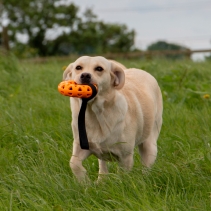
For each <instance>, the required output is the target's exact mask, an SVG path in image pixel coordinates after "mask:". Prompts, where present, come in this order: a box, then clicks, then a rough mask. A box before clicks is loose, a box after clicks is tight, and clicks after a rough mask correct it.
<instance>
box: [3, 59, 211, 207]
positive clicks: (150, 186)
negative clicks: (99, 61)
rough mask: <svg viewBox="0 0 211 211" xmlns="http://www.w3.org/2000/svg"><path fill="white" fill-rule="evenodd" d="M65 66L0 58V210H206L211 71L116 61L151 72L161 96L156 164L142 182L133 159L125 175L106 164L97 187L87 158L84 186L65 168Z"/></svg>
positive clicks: (93, 164) (210, 175)
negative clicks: (60, 89)
mask: <svg viewBox="0 0 211 211" xmlns="http://www.w3.org/2000/svg"><path fill="white" fill-rule="evenodd" d="M69 62H71V61H63V62H61V61H60V62H58V61H56V60H52V61H50V62H46V63H33V62H26V61H24V62H19V61H17V60H16V58H14V57H10V58H4V57H2V56H1V57H0V77H1V78H0V147H1V148H0V182H1V184H0V210H1V211H4V210H8V211H9V210H29V211H31V210H37V211H41V210H44V211H45V210H47V211H48V210H49V211H50V210H54V211H63V210H96V211H98V210H102V211H104V210H135V211H136V210H137V211H138V210H142V211H148V210H149V211H152V210H156V211H157V210H158V211H159V210H160V211H163V210H178V211H180V210H200V211H202V210H211V98H210V95H211V63H208V62H204V63H203V62H202V63H194V62H191V61H165V60H160V61H159V60H152V61H144V60H140V61H139V60H133V61H132V60H131V61H122V63H124V64H125V65H126V66H127V67H136V68H142V69H144V70H146V71H148V72H150V73H151V74H152V75H153V76H155V78H157V80H158V82H159V84H160V87H161V89H162V93H163V100H164V114H163V120H164V121H163V127H162V130H161V134H160V137H159V140H158V148H159V152H158V157H157V160H156V163H155V165H154V166H153V168H152V169H151V170H150V171H149V172H148V173H147V174H142V166H141V164H140V161H139V155H138V153H137V151H136V153H135V158H134V159H135V164H134V167H133V170H132V171H131V172H129V173H126V172H121V171H118V167H117V164H116V163H109V169H110V172H111V173H110V174H109V176H108V177H107V178H106V179H105V180H104V182H103V183H101V184H96V183H95V181H96V178H97V173H98V162H97V159H96V158H95V157H94V156H92V157H90V158H89V159H87V160H86V161H85V162H84V166H85V167H86V169H87V171H88V174H89V177H90V178H91V182H90V183H89V184H87V185H85V186H84V185H81V184H78V183H77V182H76V180H75V178H74V177H73V175H72V172H71V170H70V168H69V159H70V156H71V150H72V141H73V140H72V132H71V126H70V122H71V112H70V109H69V99H68V97H64V96H62V95H60V94H59V93H58V92H57V85H58V83H59V82H60V81H61V78H62V67H63V66H65V65H67V64H68V63H69ZM120 62H121V60H120Z"/></svg>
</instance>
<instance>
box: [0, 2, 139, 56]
mask: <svg viewBox="0 0 211 211" xmlns="http://www.w3.org/2000/svg"><path fill="white" fill-rule="evenodd" d="M0 4H1V6H0V7H1V14H2V15H3V16H6V17H7V18H8V20H9V24H8V26H7V28H8V39H9V42H10V46H13V51H14V52H15V54H16V55H18V56H19V57H33V56H36V55H39V56H51V55H68V54H74V53H75V54H90V53H97V54H99V53H107V52H128V51H131V50H132V49H133V46H134V38H135V31H134V30H129V29H128V27H127V26H126V25H124V24H113V23H105V22H103V21H100V20H98V18H97V16H96V15H95V14H94V13H93V11H92V10H91V9H87V10H86V11H85V12H84V13H83V14H82V16H79V8H78V7H77V6H76V5H74V4H73V3H71V4H69V5H67V4H62V3H61V2H60V1H54V0H31V1H18V2H17V1H16V0H3V3H0ZM3 28H4V27H3ZM2 32H3V30H2ZM21 36H24V37H25V40H24V41H23V40H21V39H20V37H21Z"/></svg>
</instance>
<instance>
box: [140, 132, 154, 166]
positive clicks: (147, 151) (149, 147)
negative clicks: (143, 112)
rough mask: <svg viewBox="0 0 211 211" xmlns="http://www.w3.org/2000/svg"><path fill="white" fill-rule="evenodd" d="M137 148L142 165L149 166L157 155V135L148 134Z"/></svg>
mask: <svg viewBox="0 0 211 211" xmlns="http://www.w3.org/2000/svg"><path fill="white" fill-rule="evenodd" d="M138 148H139V153H140V156H141V161H142V163H143V165H144V166H146V167H150V166H151V165H152V164H153V163H154V162H155V160H156V157H157V137H156V138H155V137H153V135H150V136H149V137H148V138H147V140H145V142H144V143H142V144H140V145H138Z"/></svg>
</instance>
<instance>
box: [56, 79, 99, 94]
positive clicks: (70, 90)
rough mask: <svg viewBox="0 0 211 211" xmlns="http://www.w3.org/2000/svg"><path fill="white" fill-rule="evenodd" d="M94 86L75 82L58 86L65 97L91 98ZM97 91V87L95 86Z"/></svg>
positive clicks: (63, 82)
mask: <svg viewBox="0 0 211 211" xmlns="http://www.w3.org/2000/svg"><path fill="white" fill-rule="evenodd" d="M91 86H93V85H81V84H77V83H76V82H74V81H62V82H61V83H60V84H59V85H58V91H59V92H60V93H61V94H62V95H65V96H69V97H78V98H89V97H91V96H92V95H93V89H92V87H91ZM94 86H95V87H96V89H97V86H96V85H94Z"/></svg>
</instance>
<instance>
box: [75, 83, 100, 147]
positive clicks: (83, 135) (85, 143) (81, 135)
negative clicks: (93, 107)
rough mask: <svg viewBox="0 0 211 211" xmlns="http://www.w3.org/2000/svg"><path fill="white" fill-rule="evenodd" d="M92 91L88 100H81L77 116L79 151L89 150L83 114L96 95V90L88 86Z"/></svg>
mask: <svg viewBox="0 0 211 211" xmlns="http://www.w3.org/2000/svg"><path fill="white" fill-rule="evenodd" d="M88 85H89V86H90V87H91V89H92V95H91V96H90V97H89V98H82V104H81V109H80V111H79V115H78V132H79V139H80V146H81V149H87V150H88V149H89V142H88V138H87V134H86V125H85V112H86V107H87V103H88V101H89V100H91V99H92V98H94V97H95V96H96V94H97V88H96V87H95V86H94V85H93V84H88Z"/></svg>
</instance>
